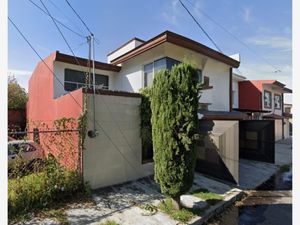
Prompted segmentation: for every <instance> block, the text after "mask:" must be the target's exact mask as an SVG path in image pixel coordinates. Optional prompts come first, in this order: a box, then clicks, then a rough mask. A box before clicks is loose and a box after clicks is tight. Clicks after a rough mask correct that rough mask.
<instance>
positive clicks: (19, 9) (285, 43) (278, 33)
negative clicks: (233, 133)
mask: <svg viewBox="0 0 300 225" xmlns="http://www.w3.org/2000/svg"><path fill="white" fill-rule="evenodd" d="M31 1H33V2H34V3H36V4H37V5H39V6H40V7H41V8H43V5H42V4H41V1H39V0H31ZM182 1H183V3H184V4H185V5H186V6H187V8H188V9H189V10H190V11H191V13H192V14H193V15H194V16H195V18H196V19H197V20H198V21H199V23H200V24H201V26H203V28H204V29H205V30H206V32H207V33H208V34H209V35H210V37H211V38H212V39H213V40H214V42H215V43H216V44H217V45H218V47H219V48H220V49H221V50H222V52H223V53H224V54H226V55H233V54H236V53H239V54H240V56H241V64H240V67H239V71H237V72H238V73H241V74H242V75H243V76H245V77H247V79H250V80H251V79H276V80H278V81H280V82H282V83H284V84H286V85H287V87H289V88H291V87H292V3H291V0H285V1H281V0H264V1H261V0H243V1H240V0H182ZM69 2H70V3H71V5H72V6H73V7H74V9H75V10H76V11H77V12H78V13H79V14H80V16H81V18H82V19H83V20H84V22H85V23H86V24H87V25H88V27H89V28H90V30H91V31H92V32H93V33H94V35H95V37H96V38H97V40H99V41H98V44H96V45H95V51H96V52H95V58H96V60H98V61H103V62H106V61H107V60H106V55H107V53H109V52H110V51H112V50H114V49H115V48H117V47H119V46H120V45H122V44H123V43H125V42H126V41H128V40H129V39H131V38H133V37H138V38H141V39H143V40H148V39H150V38H152V37H154V36H156V35H158V34H159V33H161V32H163V31H165V30H170V31H173V32H175V33H178V34H181V35H184V36H186V37H188V38H190V39H193V40H196V41H198V42H200V43H202V44H204V45H207V46H209V47H211V48H214V49H216V48H215V46H214V45H213V44H212V42H211V41H210V40H209V39H208V38H207V37H206V36H205V35H204V33H203V32H202V31H201V30H200V29H199V28H198V27H197V25H196V24H195V22H194V21H193V20H192V18H191V17H190V16H189V15H188V14H187V12H186V11H185V10H184V8H183V7H182V6H181V5H180V2H179V1H178V0H151V1H141V0H127V1H124V0H110V1H100V0H97V1H96V0H85V1H80V0H69ZM43 3H44V4H45V5H46V6H47V8H48V10H49V11H50V13H51V14H52V15H53V16H54V17H55V18H56V19H57V20H59V21H61V22H62V23H63V24H65V25H67V26H69V27H71V28H72V29H73V30H75V31H76V32H78V33H80V34H82V35H83V36H87V35H88V32H87V30H86V29H85V27H84V26H83V25H82V23H81V22H80V20H79V19H78V18H77V17H76V15H75V14H74V13H73V12H72V10H71V8H70V7H69V6H68V4H67V3H66V1H64V0H60V1H57V0H43ZM203 12H204V13H203ZM8 15H9V17H10V18H11V19H12V20H13V21H14V23H15V24H16V25H17V26H18V27H19V28H20V30H21V31H22V32H23V33H24V35H25V36H26V37H27V38H28V39H29V41H30V42H31V43H32V45H33V46H34V47H35V48H36V50H37V51H38V53H39V54H40V55H41V56H42V57H43V58H44V57H46V56H48V55H49V54H50V53H52V52H54V51H56V50H59V51H60V52H63V53H67V54H71V52H70V51H69V50H68V47H67V45H66V44H65V42H64V41H63V39H62V37H61V36H60V34H59V32H58V30H57V29H56V27H55V25H54V24H53V22H52V20H51V18H50V17H48V16H47V15H45V14H44V13H43V12H41V11H40V10H39V9H37V8H36V7H35V6H34V5H33V4H32V3H31V2H30V1H29V0H10V1H8ZM209 18H210V19H209ZM211 19H212V20H213V21H214V22H212V20H211ZM217 24H219V25H221V26H222V27H223V28H224V29H225V30H226V31H227V32H226V31H224V29H222V28H220V26H218V25H217ZM61 30H62V32H63V34H64V35H65V36H66V39H67V41H68V42H69V43H70V45H71V47H72V49H73V50H74V52H75V54H76V55H78V56H80V57H87V56H88V46H87V44H86V40H85V38H83V37H79V36H77V35H75V34H73V33H72V32H70V31H68V30H67V29H65V28H63V27H61ZM228 32H229V33H231V34H233V35H234V36H235V37H237V38H238V40H239V41H237V40H236V39H235V38H234V37H232V36H231V35H230V34H228ZM8 42H9V43H8V70H9V71H8V75H15V77H16V78H17V80H18V81H19V83H20V84H21V86H23V87H24V88H25V89H27V87H28V79H29V78H30V76H31V73H32V71H33V70H34V68H35V66H36V65H37V63H38V61H39V58H38V57H37V56H36V55H35V53H34V52H33V51H32V50H31V49H30V47H29V46H28V45H27V44H26V42H25V41H24V40H23V39H22V37H21V36H20V35H19V34H18V33H17V31H16V30H15V29H14V27H13V26H12V25H11V24H10V23H9V26H8ZM240 42H243V43H244V44H245V45H246V46H245V45H244V44H241V43H240ZM276 71H277V72H276ZM291 101H292V96H291V95H286V96H285V102H287V103H291Z"/></svg>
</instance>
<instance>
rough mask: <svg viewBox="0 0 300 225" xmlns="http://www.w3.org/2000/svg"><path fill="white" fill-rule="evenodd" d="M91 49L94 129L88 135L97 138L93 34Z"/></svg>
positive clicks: (92, 36)
mask: <svg viewBox="0 0 300 225" xmlns="http://www.w3.org/2000/svg"><path fill="white" fill-rule="evenodd" d="M90 38H91V42H92V43H91V45H90V46H91V50H92V56H93V60H92V72H93V130H89V131H88V136H89V137H90V138H95V137H96V136H98V134H99V132H98V130H97V129H96V103H95V95H96V82H95V39H94V35H93V34H91V36H90Z"/></svg>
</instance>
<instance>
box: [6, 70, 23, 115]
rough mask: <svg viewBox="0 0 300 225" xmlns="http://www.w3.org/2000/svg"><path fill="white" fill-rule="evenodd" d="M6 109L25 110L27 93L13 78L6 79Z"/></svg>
mask: <svg viewBox="0 0 300 225" xmlns="http://www.w3.org/2000/svg"><path fill="white" fill-rule="evenodd" d="M7 97H8V102H7V104H8V108H9V109H25V108H26V103H27V100H28V97H27V93H26V91H25V89H24V88H22V87H21V86H20V85H19V84H18V82H17V80H16V78H15V77H14V76H9V77H8V87H7Z"/></svg>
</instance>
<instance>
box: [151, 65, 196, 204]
mask: <svg viewBox="0 0 300 225" xmlns="http://www.w3.org/2000/svg"><path fill="white" fill-rule="evenodd" d="M197 77H198V76H197V69H196V68H195V67H193V66H192V65H189V64H186V63H182V64H179V65H175V66H173V67H172V70H171V71H169V70H163V71H160V72H158V73H157V74H155V78H154V81H153V87H152V89H151V111H152V118H151V123H152V138H153V151H154V163H155V180H156V182H158V183H159V184H160V187H161V191H162V193H164V194H165V195H167V196H169V197H171V198H172V199H173V202H174V205H175V206H176V207H177V208H180V195H182V194H184V193H186V192H187V191H188V190H189V189H190V188H191V186H192V184H193V179H194V170H195V162H196V154H195V140H196V138H197V137H198V135H197V126H198V116H197V110H198V105H199V92H200V85H199V83H198V78H197Z"/></svg>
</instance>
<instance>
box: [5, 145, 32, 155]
mask: <svg viewBox="0 0 300 225" xmlns="http://www.w3.org/2000/svg"><path fill="white" fill-rule="evenodd" d="M32 151H35V148H34V147H33V146H31V145H30V144H28V143H14V144H8V155H16V154H19V153H21V152H32Z"/></svg>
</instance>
